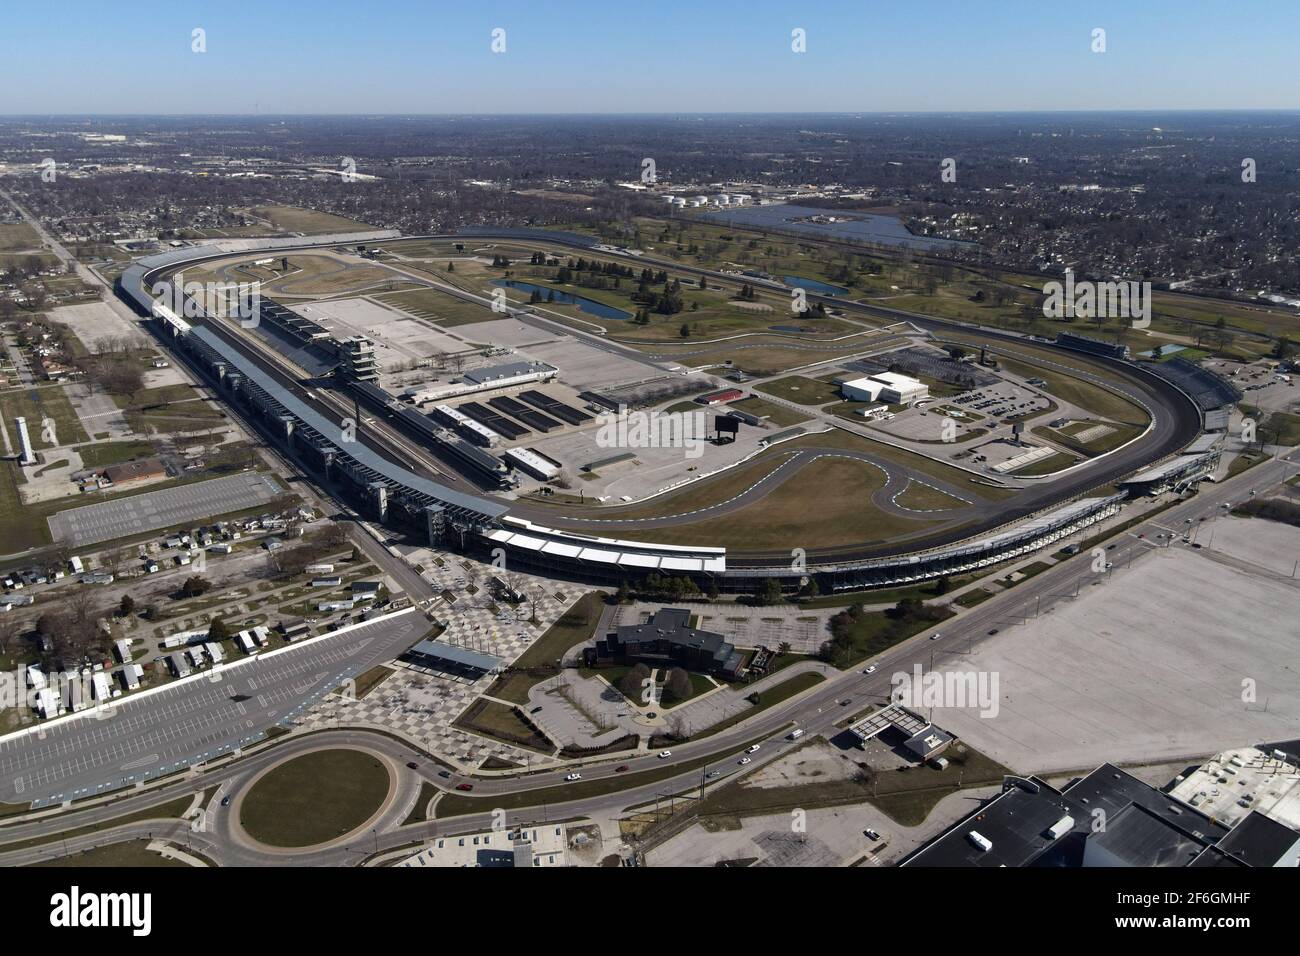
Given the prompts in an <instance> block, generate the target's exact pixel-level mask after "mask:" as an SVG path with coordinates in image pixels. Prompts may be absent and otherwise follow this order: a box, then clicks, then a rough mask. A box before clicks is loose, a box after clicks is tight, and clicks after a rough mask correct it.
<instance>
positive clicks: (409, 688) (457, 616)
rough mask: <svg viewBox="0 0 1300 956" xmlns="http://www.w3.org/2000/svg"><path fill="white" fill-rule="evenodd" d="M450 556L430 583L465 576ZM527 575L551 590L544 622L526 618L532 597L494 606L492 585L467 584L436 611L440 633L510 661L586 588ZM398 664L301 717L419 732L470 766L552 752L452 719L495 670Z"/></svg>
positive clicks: (306, 722) (534, 758)
mask: <svg viewBox="0 0 1300 956" xmlns="http://www.w3.org/2000/svg"><path fill="white" fill-rule="evenodd" d="M443 560H444V562H445V564H446V567H445V568H429V569H428V570H426V571H425V572H424V576H425V577H426V578H427V579H430V580H431V583H435V584H440V585H443V586H448V587H450V585H452V584H453V583H454V581H455V579H456V578H458V577H460V576H461V573H462V572H461V570H460V567H459V565H460V564H461V563H462V562H463V561H464V560H465V559H463V558H460V557H457V556H453V555H450V554H446V555H443ZM426 567H427V566H426ZM438 576H441V577H442V578H445V579H446V581H445V583H444V582H442V581H439V580H437V577H438ZM490 576H491V569H490V568H488V567H486V566H483V567H482V570H481V574H480V576H479V582H480V586H481V585H482V582H484V581H486V580H487V579H488V578H489V577H490ZM520 579H521V581H522V583H521V584H520V585H519V587H520V589H521V590H522V591H523V592H524V593H531V590H532V587H533V585H534V584H537V585H540V586H541V588H542V589H543V592H544V594H543V596H542V598H541V599H540V600H539V601H538V603H537V619H538V623H537V624H530V623H529V622H528V621H527V620H520V619H519V616H523V617H526V616H527V614H528V611H529V609H530V606H529V605H528V604H527V603H525V604H523V605H521V606H520V607H519V608H518V609H517V610H516V611H512V610H511V609H510V608H507V607H505V606H502V612H503V613H498V614H494V613H493V612H492V611H491V609H490V608H488V607H487V606H486V604H487V603H488V600H489V599H488V597H487V595H486V592H485V591H480V592H479V594H476V595H467V594H464V593H463V592H461V593H460V594H459V596H458V600H457V601H456V602H455V604H439V605H437V606H436V607H435V608H434V609H433V615H434V617H435V618H437V620H438V621H439V622H440V623H442V624H443V625H444V626H445V629H444V630H443V632H442V634H441V635H440V636H439V637H438V640H440V641H445V642H446V643H448V644H455V645H458V646H461V647H466V648H469V649H471V650H475V651H479V652H481V653H484V654H491V655H493V656H494V657H498V658H500V659H501V661H502V663H503V664H509V663H511V662H513V661H514V660H515V659H516V658H517V657H519V655H520V654H522V653H523V652H524V651H526V650H527V649H528V648H529V646H530V645H532V643H533V642H534V641H536V640H537V639H538V638H539V637H541V636H542V635H543V634H545V633H546V631H547V629H548V628H550V626H551V625H552V624H554V623H555V622H556V621H557V620H558V619H559V618H560V617H561V616H562V615H563V614H564V612H565V611H567V610H568V609H569V607H571V606H572V605H573V603H574V602H575V601H577V600H578V598H580V597H581V596H582V594H583V591H582V589H580V588H577V587H574V586H573V585H567V584H558V583H557V582H554V581H549V580H547V579H545V578H538V577H532V576H527V575H520ZM453 590H454V588H453ZM471 602H478V603H473V604H471ZM397 667H398V670H397V673H396V674H394V675H393V676H392V677H389V678H388V679H387V680H385V681H384V682H383V683H382V684H380V685H379V686H378V687H377V688H375V690H374V691H372V692H371V693H370V694H368V695H367V696H366V697H364V698H362V699H361V700H344V699H341V698H338V697H336V696H330V697H327V698H326V699H325V700H323V701H321V702H320V703H318V704H317V705H316V706H315V707H313V708H312V710H311V711H309V712H308V713H307V714H306V715H304V718H303V720H302V725H303V726H306V727H309V728H313V729H315V728H318V727H327V726H330V727H332V726H334V725H335V723H336V722H341V723H345V724H365V725H369V726H378V727H382V728H385V729H388V730H392V731H394V732H397V733H400V734H404V735H406V736H408V737H410V738H412V739H414V740H418V741H420V742H421V743H422V744H424V746H425V747H426V748H427V749H428V750H429V751H430V752H431V753H435V754H440V755H443V756H445V757H448V758H451V759H453V760H456V761H457V762H459V763H461V764H464V765H466V766H471V767H476V766H478V765H479V764H481V763H482V762H483V761H484V760H486V759H487V758H488V757H492V756H496V757H499V758H501V759H504V760H510V761H512V762H515V763H519V764H531V765H532V766H537V765H538V764H539V763H545V762H547V761H548V760H550V758H547V757H543V756H540V755H539V754H536V753H533V752H531V751H526V750H522V749H520V748H518V747H512V746H511V745H509V744H505V743H501V742H498V741H494V740H489V739H487V738H484V737H479V736H478V735H476V734H471V733H467V732H466V731H463V730H460V729H459V728H456V727H453V726H452V722H453V721H454V720H455V719H456V718H457V717H458V716H460V714H461V713H462V712H463V711H464V710H465V708H466V707H468V706H469V705H470V704H471V703H472V702H473V701H474V699H475V698H476V697H478V696H479V695H480V694H483V693H485V692H486V691H487V689H488V688H489V687H491V686H492V682H493V681H494V680H495V678H494V677H493V676H491V675H488V676H485V677H482V678H480V679H478V680H476V681H470V680H468V679H465V678H455V677H450V676H448V675H445V674H438V673H432V672H429V671H425V670H423V669H421V668H416V667H411V666H407V665H405V664H398V665H397Z"/></svg>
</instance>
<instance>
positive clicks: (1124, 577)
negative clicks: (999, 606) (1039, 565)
mask: <svg viewBox="0 0 1300 956" xmlns="http://www.w3.org/2000/svg"><path fill="white" fill-rule="evenodd" d="M1260 528H1261V530H1262V531H1266V532H1268V534H1261V535H1260V536H1259V539H1260V541H1261V542H1262V541H1264V540H1267V541H1268V544H1267V545H1265V544H1261V545H1260V548H1259V549H1258V551H1259V554H1258V555H1257V556H1258V557H1264V558H1266V557H1267V551H1268V548H1269V547H1270V546H1272V547H1276V546H1277V542H1276V540H1274V532H1279V530H1280V531H1281V532H1283V533H1285V534H1286V535H1287V536H1288V537H1289V538H1290V540H1291V542H1292V543H1291V548H1290V552H1291V553H1294V550H1295V543H1296V541H1297V540H1300V531H1297V530H1296V529H1293V528H1289V529H1288V528H1285V527H1284V526H1281V525H1272V526H1269V527H1266V526H1264V525H1263V524H1261V525H1260ZM1239 544H1240V543H1239ZM1260 563H1261V564H1262V563H1263V562H1260ZM1288 570H1289V568H1288ZM1298 604H1300V584H1298V583H1297V582H1295V581H1292V580H1289V579H1287V578H1285V577H1283V576H1280V575H1276V574H1273V573H1269V572H1268V571H1267V570H1266V569H1262V568H1261V569H1259V570H1254V569H1251V568H1250V567H1248V566H1246V565H1245V564H1244V563H1242V561H1241V558H1240V557H1239V556H1237V555H1232V556H1226V557H1225V556H1222V555H1220V554H1218V553H1217V552H1215V551H1204V550H1203V551H1193V550H1190V549H1183V548H1179V547H1174V548H1168V549H1160V550H1158V551H1154V552H1152V553H1150V554H1148V555H1146V556H1145V557H1144V558H1142V559H1141V560H1140V561H1138V562H1136V563H1135V564H1134V565H1133V567H1132V568H1131V569H1128V570H1123V571H1120V572H1119V573H1117V574H1116V575H1115V576H1114V578H1113V579H1111V580H1109V581H1107V582H1106V583H1104V584H1100V585H1097V586H1094V587H1085V588H1084V589H1083V594H1082V595H1081V596H1080V597H1079V598H1077V599H1075V600H1073V601H1068V602H1066V603H1062V604H1059V605H1058V606H1057V607H1056V608H1055V609H1053V610H1052V611H1051V613H1045V614H1043V616H1041V617H1039V618H1037V619H1032V618H1031V619H1030V621H1029V622H1028V623H1027V624H1025V625H1023V626H1015V627H1011V628H1007V629H1004V630H1003V632H1002V633H1001V634H999V635H998V636H997V637H995V638H993V639H990V640H988V641H986V642H984V643H982V644H981V645H979V647H978V649H977V650H976V652H975V653H974V654H973V655H970V656H963V657H961V658H959V659H957V660H954V661H952V662H950V663H948V664H945V665H944V666H942V667H940V668H939V670H940V671H963V670H974V671H988V672H990V673H996V674H998V676H999V691H1000V692H999V708H998V712H997V714H996V716H993V717H986V718H981V717H980V716H979V714H978V710H977V709H965V710H958V709H952V708H946V709H945V708H940V709H936V710H935V711H934V721H935V722H936V723H937V724H939V726H941V727H944V728H946V729H948V730H951V731H953V732H955V733H957V734H958V735H960V736H961V737H963V738H965V739H966V740H967V741H968V742H970V743H971V745H972V746H974V747H976V748H977V749H979V750H981V751H983V752H984V753H986V754H988V755H989V756H991V757H993V758H994V759H996V760H998V761H1000V762H1002V763H1004V764H1006V765H1007V766H1009V767H1011V768H1013V769H1015V770H1016V771H1018V772H1022V773H1029V772H1042V771H1045V770H1068V769H1078V768H1085V767H1094V766H1097V765H1098V764H1100V763H1102V762H1104V761H1107V760H1111V761H1114V762H1117V763H1128V762H1133V763H1147V762H1155V761H1162V760H1172V759H1175V758H1182V757H1194V756H1199V755H1204V754H1209V753H1213V752H1215V751H1219V750H1223V749H1225V748H1227V747H1240V746H1245V745H1247V744H1252V743H1258V742H1260V741H1265V740H1288V739H1293V738H1295V737H1296V736H1298V735H1300V717H1298V716H1297V714H1300V668H1297V666H1296V661H1297V660H1300V629H1297V627H1296V623H1295V609H1296V607H1297V605H1298ZM1252 691H1253V695H1252V693H1251V692H1252ZM1252 696H1253V699H1250V698H1251V697H1252ZM1244 698H1245V699H1244Z"/></svg>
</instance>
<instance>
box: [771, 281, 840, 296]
mask: <svg viewBox="0 0 1300 956" xmlns="http://www.w3.org/2000/svg"><path fill="white" fill-rule="evenodd" d="M781 281H782V282H784V283H785V284H786V285H788V286H790V288H792V289H794V288H799V289H803V290H804V291H805V292H813V293H815V294H817V295H844V294H845V293H847V292H848V291H849V290H848V289H846V288H844V286H842V285H831V284H830V283H829V282H821V281H819V280H817V279H807V278H804V277H803V276H781Z"/></svg>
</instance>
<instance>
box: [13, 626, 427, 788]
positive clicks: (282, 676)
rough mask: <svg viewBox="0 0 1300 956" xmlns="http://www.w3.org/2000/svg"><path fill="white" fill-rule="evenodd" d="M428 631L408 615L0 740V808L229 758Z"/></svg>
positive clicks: (136, 779) (106, 786)
mask: <svg viewBox="0 0 1300 956" xmlns="http://www.w3.org/2000/svg"><path fill="white" fill-rule="evenodd" d="M428 630H429V622H428V621H427V620H426V619H425V618H424V616H423V615H422V614H419V613H416V612H412V611H407V612H404V613H399V614H396V615H392V616H390V617H387V618H384V619H381V620H377V621H372V622H370V623H368V624H364V625H361V626H360V627H357V628H354V629H351V630H347V631H340V632H336V633H334V634H329V635H325V636H323V637H319V638H315V639H312V640H310V641H307V642H305V643H302V644H299V645H296V646H294V647H292V648H290V649H287V650H284V651H282V652H280V653H277V654H275V655H273V656H270V657H261V656H259V657H255V658H251V659H244V660H243V662H241V663H238V664H235V665H232V666H230V667H227V668H225V669H223V670H221V671H212V672H209V673H208V674H206V675H205V676H204V677H203V678H199V679H194V680H189V681H186V682H184V683H177V684H174V685H171V686H168V687H166V688H165V689H162V690H159V691H156V692H153V693H147V694H145V695H141V696H138V697H127V698H124V699H123V700H121V701H119V702H117V703H115V704H113V705H111V706H109V707H106V708H104V709H103V710H99V711H86V712H83V713H82V714H81V715H79V716H78V718H77V719H74V720H66V721H63V722H61V723H56V724H53V725H52V726H46V727H43V728H38V729H34V730H32V731H30V732H27V733H24V734H15V735H12V736H10V737H7V738H5V739H3V740H0V802H4V803H26V802H28V801H36V802H37V804H38V805H39V804H42V803H58V802H62V801H64V800H72V799H75V798H78V797H83V796H87V795H91V794H96V793H101V792H104V791H108V790H113V789H116V788H118V787H124V786H130V785H132V784H134V783H137V782H139V781H143V780H147V779H150V778H152V777H157V776H162V775H164V774H168V773H172V772H174V771H176V770H178V769H182V768H184V767H187V766H190V765H191V764H194V763H197V762H201V761H203V760H208V759H211V758H213V757H216V756H219V755H220V754H223V753H228V752H229V751H231V750H234V749H235V748H237V747H240V746H243V745H245V744H247V743H250V742H252V741H254V740H256V739H259V738H260V737H261V736H262V734H263V733H264V732H265V730H266V729H267V728H268V727H270V726H272V725H273V724H276V723H283V722H287V721H289V720H291V719H292V718H293V717H294V715H296V714H298V713H299V712H300V711H301V710H302V709H303V708H304V707H307V706H309V705H310V704H311V703H313V702H314V701H316V700H318V699H320V698H321V697H323V696H324V695H325V694H327V693H329V692H330V691H331V690H333V689H334V688H336V687H338V686H339V685H340V684H342V683H343V681H344V680H345V679H346V678H348V677H352V676H355V675H356V674H359V673H361V672H362V671H363V670H365V669H366V668H368V667H371V666H373V665H374V664H376V663H378V662H381V661H387V660H391V659H392V658H393V657H394V656H396V655H397V654H400V653H402V652H403V651H405V650H406V649H407V648H408V647H410V646H411V645H412V644H414V643H415V642H416V641H418V640H419V639H420V638H421V637H423V636H424V635H425V634H426V633H427V632H428Z"/></svg>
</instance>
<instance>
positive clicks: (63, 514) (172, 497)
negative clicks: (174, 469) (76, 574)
mask: <svg viewBox="0 0 1300 956" xmlns="http://www.w3.org/2000/svg"><path fill="white" fill-rule="evenodd" d="M284 493H285V489H284V486H283V485H282V484H280V482H279V481H278V480H277V479H276V478H275V476H274V475H268V474H263V473H261V472H255V471H246V472H243V473H241V474H238V475H229V476H227V477H225V478H212V479H210V480H208V481H199V482H195V483H193V484H189V485H181V486H179V487H176V488H166V489H163V490H162V491H150V492H145V493H144V494H139V495H132V496H131V497H129V498H119V499H117V500H115V501H103V502H100V503H99V504H94V505H86V506H84V507H81V508H73V509H71V510H69V511H60V512H59V513H58V514H56V515H51V516H50V518H49V522H50V533H51V534H52V535H53V536H54V540H55V541H62V542H66V543H67V544H70V545H72V546H74V547H78V546H82V545H87V544H97V543H98V542H100V541H112V540H114V539H115V538H126V537H130V536H132V535H137V534H142V533H144V532H146V531H156V530H157V529H159V528H168V527H171V526H172V525H178V524H185V523H187V522H191V521H193V522H198V521H202V520H203V519H205V518H211V517H214V516H216V515H222V514H228V513H230V512H233V511H242V510H244V509H245V508H255V507H257V506H258V505H263V504H267V503H269V502H271V501H274V500H275V499H276V498H278V497H280V496H281V495H283V494H284Z"/></svg>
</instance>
